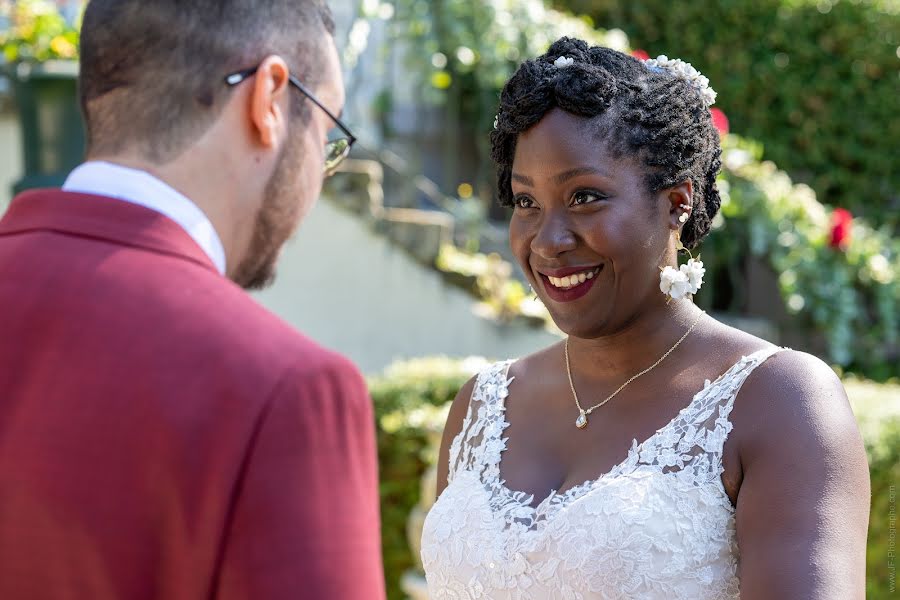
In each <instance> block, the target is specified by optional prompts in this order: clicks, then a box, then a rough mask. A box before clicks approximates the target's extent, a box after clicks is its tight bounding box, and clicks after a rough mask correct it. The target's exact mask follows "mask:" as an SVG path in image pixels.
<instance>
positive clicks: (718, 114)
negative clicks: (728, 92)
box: [709, 108, 728, 135]
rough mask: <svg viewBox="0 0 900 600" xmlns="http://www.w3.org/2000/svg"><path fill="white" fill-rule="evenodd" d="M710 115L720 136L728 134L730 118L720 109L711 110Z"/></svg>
mask: <svg viewBox="0 0 900 600" xmlns="http://www.w3.org/2000/svg"><path fill="white" fill-rule="evenodd" d="M709 114H710V115H712V122H713V125H714V126H715V128H716V129H718V130H719V135H725V134H726V133H728V117H726V116H725V113H723V112H722V111H721V110H719V109H718V108H711V109H709Z"/></svg>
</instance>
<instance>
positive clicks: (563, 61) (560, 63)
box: [553, 56, 575, 69]
mask: <svg viewBox="0 0 900 600" xmlns="http://www.w3.org/2000/svg"><path fill="white" fill-rule="evenodd" d="M574 63H575V59H574V58H569V57H568V56H560V57H559V58H557V59H556V60H554V61H553V66H554V67H556V68H557V69H564V68H566V67H569V66H571V65H573V64H574Z"/></svg>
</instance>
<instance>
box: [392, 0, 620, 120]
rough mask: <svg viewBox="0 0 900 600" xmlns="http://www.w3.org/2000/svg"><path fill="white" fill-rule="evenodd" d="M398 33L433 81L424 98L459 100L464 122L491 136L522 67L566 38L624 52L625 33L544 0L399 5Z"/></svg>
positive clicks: (412, 0) (399, 0) (417, 67)
mask: <svg viewBox="0 0 900 600" xmlns="http://www.w3.org/2000/svg"><path fill="white" fill-rule="evenodd" d="M394 5H395V7H396V12H395V16H394V28H395V33H396V35H397V36H398V37H400V38H402V39H403V42H404V44H405V45H407V47H408V49H409V51H408V53H407V57H408V61H407V64H408V66H409V68H410V74H411V75H413V76H415V77H416V78H417V79H418V80H419V81H422V82H430V85H431V87H432V90H431V93H430V94H429V95H428V96H427V98H426V99H430V100H433V101H435V102H445V101H447V100H454V101H457V102H459V103H460V107H459V110H460V113H459V114H460V117H461V119H462V122H465V123H475V124H477V129H478V130H480V131H489V128H490V127H491V124H492V122H493V118H494V114H495V113H496V112H497V101H498V98H499V95H500V90H501V88H502V87H503V85H504V84H505V83H506V80H507V79H509V77H510V76H511V75H512V74H513V72H514V71H515V69H516V68H517V67H518V65H519V63H520V62H521V61H522V60H524V59H526V58H530V57H533V56H537V55H539V54H542V53H543V52H544V51H545V50H546V49H547V47H548V46H549V45H550V44H551V43H552V42H553V41H555V40H556V39H557V38H559V37H561V36H563V35H570V36H577V37H581V38H583V39H586V40H589V41H591V42H593V43H597V44H606V45H610V46H614V47H619V48H621V49H624V47H625V45H626V44H627V40H625V37H624V35H622V34H621V32H618V33H615V34H612V35H610V34H608V33H606V32H602V31H598V30H595V29H593V28H592V27H591V24H590V22H589V21H586V20H584V19H579V18H576V17H572V16H569V15H567V14H564V13H561V12H559V11H555V10H552V9H548V8H546V7H545V6H544V2H543V0H517V1H510V0H482V1H479V2H471V1H470V0H441V1H437V2H426V1H425V0H395V2H394Z"/></svg>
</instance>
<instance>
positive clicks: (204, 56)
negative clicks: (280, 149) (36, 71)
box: [79, 0, 334, 162]
mask: <svg viewBox="0 0 900 600" xmlns="http://www.w3.org/2000/svg"><path fill="white" fill-rule="evenodd" d="M326 34H330V35H333V34H334V22H333V20H332V17H331V12H330V10H329V9H328V6H327V5H326V4H325V1H324V0H218V1H215V0H91V1H90V2H89V3H88V5H87V8H86V9H85V13H84V20H83V23H82V30H81V75H80V78H79V87H80V92H79V94H80V102H81V109H82V113H83V115H84V118H85V123H86V128H87V137H88V151H89V152H90V153H93V154H105V153H116V152H119V151H121V150H122V149H123V148H125V147H126V146H134V145H137V147H138V148H139V149H140V150H141V152H142V153H144V154H146V156H147V158H149V159H151V160H154V161H157V162H164V161H166V160H168V159H170V158H173V157H174V156H176V155H177V154H178V153H180V151H181V150H183V149H184V147H185V146H186V144H187V142H188V141H189V140H191V139H193V138H196V137H198V136H199V135H201V134H202V133H203V132H204V131H205V130H206V129H207V128H208V127H209V126H210V125H211V124H212V123H213V122H214V121H215V118H216V117H217V116H218V115H219V113H220V110H221V108H222V106H223V105H224V103H225V98H226V96H227V94H228V87H227V86H226V85H225V83H224V81H225V76H226V75H228V74H229V73H231V72H233V71H237V70H241V69H246V68H249V67H254V66H256V64H257V63H258V62H259V61H261V60H262V59H263V58H264V57H266V56H268V55H271V54H278V55H280V56H282V57H284V59H285V60H286V61H287V62H288V64H289V66H290V68H291V72H292V73H293V74H294V75H296V76H297V77H298V78H300V79H301V80H302V81H304V82H306V83H307V84H308V85H310V86H313V87H314V86H316V85H317V84H318V83H319V81H318V75H319V69H317V68H316V67H317V65H318V64H320V63H321V58H322V57H323V56H324V54H323V50H324V45H325V43H326V41H327V37H326ZM307 114H308V111H307ZM304 118H305V117H304Z"/></svg>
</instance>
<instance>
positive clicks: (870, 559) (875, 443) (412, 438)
mask: <svg viewBox="0 0 900 600" xmlns="http://www.w3.org/2000/svg"><path fill="white" fill-rule="evenodd" d="M484 364H485V363H484V362H483V361H479V360H477V359H469V360H467V361H454V360H450V359H442V358H434V359H421V360H416V361H411V362H408V363H401V364H398V365H396V366H394V367H392V368H391V369H389V370H388V371H387V372H385V374H384V375H382V376H381V377H378V378H375V379H372V380H371V381H370V391H371V393H372V397H373V399H374V401H375V411H376V416H377V422H378V458H379V460H380V461H381V510H382V520H383V524H382V531H383V550H384V560H385V573H386V577H387V583H388V598H389V599H390V600H401V599H403V598H404V595H403V593H402V592H401V591H400V587H399V580H400V577H401V576H402V574H403V573H404V572H405V571H406V570H407V569H410V568H412V567H413V565H414V564H415V561H414V560H413V557H412V555H411V553H410V550H409V545H408V543H407V533H406V523H407V519H408V518H409V514H410V511H412V509H413V507H414V506H415V505H416V504H417V503H418V501H419V494H420V478H421V477H422V475H423V474H424V473H425V470H426V469H427V468H428V466H429V465H430V464H432V462H433V461H434V454H433V452H431V451H429V448H428V439H429V437H432V436H434V435H435V433H436V432H437V431H440V429H441V427H442V425H443V420H444V418H445V417H446V409H447V406H446V405H447V403H448V402H450V401H451V400H452V399H453V397H454V396H455V395H456V392H457V390H458V389H459V388H460V387H461V386H462V384H463V383H464V382H465V381H466V380H467V379H468V378H469V377H470V376H471V375H472V374H473V373H474V372H476V371H477V370H478V369H479V368H480V367H481V366H482V365H484ZM844 385H845V387H846V388H847V392H848V394H849V396H850V399H851V403H852V406H853V410H854V413H855V414H856V416H857V420H858V421H859V424H860V431H861V432H862V434H863V438H864V440H865V443H866V451H867V453H868V456H869V465H870V472H871V478H872V513H871V517H870V520H869V544H868V550H867V582H866V585H867V595H866V597H867V598H869V599H870V600H881V599H886V598H888V583H887V581H888V550H887V548H888V528H889V525H888V514H889V509H890V507H889V497H888V496H889V493H888V492H889V489H888V488H889V487H890V486H891V485H893V486H895V492H900V490H897V489H896V487H897V485H898V482H900V386H898V385H896V384H874V383H870V382H865V381H858V380H855V379H850V380H847V381H845V383H844ZM895 562H896V561H895Z"/></svg>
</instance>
